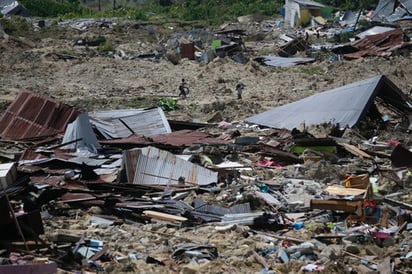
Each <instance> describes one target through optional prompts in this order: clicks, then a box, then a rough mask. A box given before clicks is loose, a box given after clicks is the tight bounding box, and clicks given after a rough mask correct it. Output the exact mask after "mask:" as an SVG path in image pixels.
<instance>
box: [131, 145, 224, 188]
mask: <svg viewBox="0 0 412 274" xmlns="http://www.w3.org/2000/svg"><path fill="white" fill-rule="evenodd" d="M123 155H124V162H125V164H126V175H127V179H128V182H129V183H133V184H154V185H177V184H179V181H178V180H179V177H184V178H185V182H186V183H189V184H195V185H208V184H211V183H214V182H217V172H214V171H211V170H209V169H207V168H204V167H202V166H199V165H196V164H193V163H191V162H188V161H185V160H183V159H180V158H178V157H177V156H176V155H174V154H172V153H170V152H168V151H164V150H160V149H158V148H155V147H146V148H141V149H133V150H128V151H125V152H124V154H123Z"/></svg>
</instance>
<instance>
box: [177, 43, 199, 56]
mask: <svg viewBox="0 0 412 274" xmlns="http://www.w3.org/2000/svg"><path fill="white" fill-rule="evenodd" d="M180 56H181V57H182V58H188V59H189V60H193V59H195V43H193V42H189V43H181V44H180Z"/></svg>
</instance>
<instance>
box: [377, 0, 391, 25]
mask: <svg viewBox="0 0 412 274" xmlns="http://www.w3.org/2000/svg"><path fill="white" fill-rule="evenodd" d="M394 9H395V0H380V1H379V3H378V6H377V7H376V8H375V11H374V12H373V14H372V21H380V20H382V19H384V18H386V17H388V16H389V15H391V14H392V12H393V10H394Z"/></svg>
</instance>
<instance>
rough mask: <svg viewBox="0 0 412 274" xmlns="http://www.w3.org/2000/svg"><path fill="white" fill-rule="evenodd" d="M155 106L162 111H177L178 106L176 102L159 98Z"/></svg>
mask: <svg viewBox="0 0 412 274" xmlns="http://www.w3.org/2000/svg"><path fill="white" fill-rule="evenodd" d="M157 105H158V106H159V107H160V108H161V109H163V110H164V111H171V110H177V109H179V106H178V105H177V100H176V99H172V98H159V99H158V100H157Z"/></svg>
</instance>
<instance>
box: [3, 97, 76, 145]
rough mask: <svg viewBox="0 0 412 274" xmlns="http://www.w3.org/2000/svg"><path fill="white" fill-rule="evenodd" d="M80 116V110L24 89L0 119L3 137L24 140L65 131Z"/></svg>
mask: <svg viewBox="0 0 412 274" xmlns="http://www.w3.org/2000/svg"><path fill="white" fill-rule="evenodd" d="M77 115H78V111H77V110H75V109H74V108H72V107H70V106H68V105H66V104H63V103H60V102H57V101H54V100H52V99H50V98H48V97H45V96H42V95H39V94H31V93H27V92H23V93H20V94H19V95H18V96H17V98H16V100H14V101H13V103H12V104H11V105H10V106H9V107H8V108H7V110H6V111H5V112H4V114H3V115H2V117H1V118H0V137H1V138H3V139H11V140H22V139H30V138H39V137H46V136H51V135H55V134H58V133H63V132H64V130H65V128H66V126H67V124H68V123H70V122H72V121H73V120H74V119H75V118H76V117H77Z"/></svg>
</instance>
